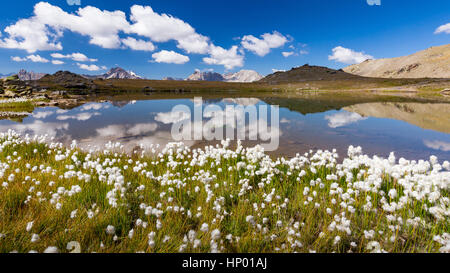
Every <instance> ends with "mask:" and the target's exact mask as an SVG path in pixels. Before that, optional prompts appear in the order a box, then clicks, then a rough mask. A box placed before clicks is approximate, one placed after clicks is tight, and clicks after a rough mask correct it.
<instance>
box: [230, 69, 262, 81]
mask: <svg viewBox="0 0 450 273" xmlns="http://www.w3.org/2000/svg"><path fill="white" fill-rule="evenodd" d="M223 77H224V78H225V81H227V82H256V81H259V80H261V79H262V78H263V76H261V75H260V74H259V73H258V72H256V71H254V70H241V71H239V72H236V73H228V74H225V75H223Z"/></svg>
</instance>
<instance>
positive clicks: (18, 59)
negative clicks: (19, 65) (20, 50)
mask: <svg viewBox="0 0 450 273" xmlns="http://www.w3.org/2000/svg"><path fill="white" fill-rule="evenodd" d="M11 60H13V61H15V62H26V61H27V58H21V57H18V56H13V57H11Z"/></svg>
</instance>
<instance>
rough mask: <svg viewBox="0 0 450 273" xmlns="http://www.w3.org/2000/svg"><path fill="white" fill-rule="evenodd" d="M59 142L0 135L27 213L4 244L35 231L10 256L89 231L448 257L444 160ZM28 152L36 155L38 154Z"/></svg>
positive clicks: (119, 244)
mask: <svg viewBox="0 0 450 273" xmlns="http://www.w3.org/2000/svg"><path fill="white" fill-rule="evenodd" d="M52 141H53V140H51V139H50V140H49V137H48V136H20V135H18V134H17V133H15V132H14V131H8V132H6V133H0V151H2V152H3V153H4V157H2V160H1V161H0V178H2V179H3V182H2V186H1V187H0V193H1V194H2V196H5V197H7V198H14V194H15V192H16V191H17V190H18V189H20V190H22V191H23V192H24V193H25V194H24V196H23V198H24V200H23V204H22V203H21V206H22V208H21V209H22V210H23V211H24V215H27V218H26V221H25V222H24V223H21V224H20V225H17V228H14V224H13V223H12V222H11V221H10V220H8V219H7V220H6V224H5V226H11V227H13V228H11V230H0V232H1V234H0V243H2V241H4V240H6V239H8V240H14V238H13V237H14V236H16V235H15V234H19V235H17V236H22V237H24V238H28V239H26V240H25V241H26V242H23V245H22V243H20V242H19V243H18V245H15V246H14V248H13V247H11V248H8V249H6V250H5V252H12V251H15V250H17V249H21V250H23V251H25V252H30V253H35V252H36V250H39V251H42V248H41V247H43V246H41V245H42V244H45V243H46V242H50V244H51V243H52V242H54V241H53V240H54V236H55V234H56V233H58V234H65V238H70V237H72V236H73V235H74V234H76V236H84V234H83V232H86V227H88V229H89V230H91V229H94V230H96V231H98V230H99V231H101V232H99V233H95V234H96V235H94V237H93V240H92V242H91V241H88V242H84V243H86V245H83V249H84V250H86V251H89V252H105V251H110V250H111V249H114V250H117V251H123V252H128V251H130V246H136V247H137V249H133V250H132V252H188V253H190V252H214V253H219V252H231V251H236V249H242V246H250V247H249V249H248V250H249V251H253V250H255V249H262V248H264V249H267V245H270V246H271V248H270V249H267V250H268V251H272V252H282V253H287V252H308V251H311V252H315V251H316V250H317V251H318V250H320V251H322V250H324V249H326V250H327V251H328V252H345V253H347V252H360V251H361V252H387V251H388V252H399V251H408V252H417V251H420V249H427V250H429V251H430V252H450V243H449V242H450V235H448V234H447V233H445V231H446V230H447V229H448V218H449V216H450V196H449V192H448V189H449V188H448V187H449V185H450V172H449V171H450V170H449V168H450V163H449V162H448V161H444V162H440V161H439V159H438V158H437V157H430V158H429V159H428V160H407V159H404V158H397V157H396V155H395V154H394V153H391V154H390V155H389V157H388V158H381V157H377V156H373V157H369V156H367V155H365V154H363V152H362V148H361V147H349V149H348V153H347V157H345V158H340V157H339V155H338V154H337V152H336V150H332V151H328V150H318V151H309V152H308V153H305V154H303V155H300V154H298V155H296V156H294V157H292V158H283V157H280V158H272V157H269V156H268V155H266V154H265V153H264V150H263V149H262V148H261V147H259V146H255V147H251V148H245V147H243V146H242V144H241V143H240V142H239V141H238V143H237V147H235V148H234V149H230V148H228V147H230V146H229V144H230V143H229V141H228V142H224V143H222V145H223V146H220V145H219V144H218V145H216V146H207V147H205V148H203V149H198V148H197V149H191V148H189V147H188V146H186V145H184V144H182V143H171V144H168V145H166V146H165V147H158V151H157V152H156V150H155V152H152V153H151V157H147V155H145V154H144V153H142V152H140V151H137V152H136V153H134V154H133V155H132V156H131V155H128V154H124V153H123V151H124V150H123V144H120V143H113V142H111V143H108V144H107V145H105V147H104V148H102V149H91V148H89V149H88V151H86V150H83V149H80V148H78V146H77V145H75V144H76V143H73V145H71V146H70V148H69V147H67V146H64V145H63V144H61V143H54V142H52ZM36 145H39V149H37V146H36ZM156 146H157V145H153V146H152V147H151V148H150V150H148V151H147V152H149V153H150V152H151V150H152V149H157V148H156ZM159 148H161V149H159ZM140 149H142V151H145V149H146V148H143V147H140ZM25 150H26V151H33V150H36V153H32V154H31V156H32V157H34V158H31V159H30V153H31V152H28V153H29V155H28V156H25V154H24V152H23V151H25ZM38 153H40V154H42V155H45V156H46V157H48V160H46V161H45V162H41V161H39V160H40V159H39V158H40V157H38V156H36V154H38ZM25 158H27V159H29V162H24V161H26V160H24V159H25ZM338 158H339V161H338ZM99 193H100V194H101V195H102V196H101V197H102V198H97V197H98V196H97V194H99ZM95 202H101V203H98V204H97V203H95ZM418 204H423V205H420V206H419V205H418ZM40 211H42V212H44V211H45V214H43V213H40ZM61 215H63V216H64V217H62V218H61V217H60V216H61ZM311 215H314V217H311ZM424 215H427V216H426V217H424ZM56 218H58V219H63V220H61V224H56V225H55V228H54V230H53V229H52V230H49V229H44V230H41V229H42V223H45V222H49V221H52V220H53V219H56ZM124 219H126V220H127V221H130V223H129V222H127V221H123V220H124ZM370 219H377V221H372V220H370ZM105 221H108V222H106V224H105ZM44 228H45V227H44ZM417 230H420V231H421V236H420V238H417V236H416V235H414V234H413V233H412V232H414V231H417ZM306 232H307V234H305V233H306ZM39 236H42V239H41V238H40V237H39ZM58 236H59V235H58ZM95 236H97V237H95ZM58 238H61V237H58ZM410 238H417V239H416V240H415V241H414V243H412V242H411V241H410ZM28 240H30V241H28ZM400 241H402V243H401V244H399V243H397V242H400ZM30 242H31V244H30ZM58 242H59V241H58ZM311 242H314V244H312V243H311ZM62 243H66V244H67V249H66V248H63V250H64V251H65V250H67V251H68V252H72V253H79V251H81V245H79V244H78V243H77V242H75V241H71V242H62ZM409 245H411V246H414V248H413V247H404V246H409ZM58 246H59V243H58ZM44 248H45V247H44ZM47 249H48V251H49V252H56V251H59V250H58V249H54V248H53V247H48V248H47Z"/></svg>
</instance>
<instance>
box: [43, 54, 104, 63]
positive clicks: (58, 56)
mask: <svg viewBox="0 0 450 273" xmlns="http://www.w3.org/2000/svg"><path fill="white" fill-rule="evenodd" d="M50 56H52V57H53V58H55V59H71V60H74V61H76V62H96V61H98V60H97V59H91V58H88V57H87V56H86V55H84V54H83V53H79V52H77V53H72V54H67V55H63V54H61V53H53V54H51V55H50Z"/></svg>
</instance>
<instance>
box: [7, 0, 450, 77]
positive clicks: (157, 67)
mask: <svg viewBox="0 0 450 273" xmlns="http://www.w3.org/2000/svg"><path fill="white" fill-rule="evenodd" d="M2 7H3V8H2V9H1V10H0V34H1V35H0V73H1V74H8V73H11V72H17V71H18V70H19V69H22V68H24V69H27V70H32V71H35V72H44V73H54V72H56V71H59V70H70V71H72V72H75V73H80V74H92V75H93V74H103V73H105V72H106V71H107V70H108V69H110V68H112V67H116V66H120V67H122V68H124V69H126V70H132V71H134V72H135V73H137V74H138V75H140V76H143V77H145V78H149V79H162V78H164V77H175V78H186V77H187V76H189V75H190V74H192V73H193V72H194V71H195V70H196V69H198V70H201V71H216V72H219V73H229V72H236V71H239V70H242V69H251V70H256V71H257V72H259V73H260V74H262V75H267V74H270V73H273V71H277V70H289V69H291V68H293V67H297V66H301V65H304V64H310V65H321V66H327V67H331V68H335V69H338V68H343V67H345V66H348V65H350V64H354V63H359V62H362V61H364V60H366V59H379V58H392V57H398V56H405V55H409V54H412V53H415V52H417V51H420V50H424V49H426V48H429V47H431V46H439V45H444V44H449V43H450V1H448V0H430V1H423V0H421V1H418V0H314V1H311V0H276V1H275V0H239V1H236V0H227V1H207V0H190V1H186V0H140V1H128V0H110V1H99V0H54V1H52V0H47V1H29V0H28V1H26V0H15V1H5V3H2Z"/></svg>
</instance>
